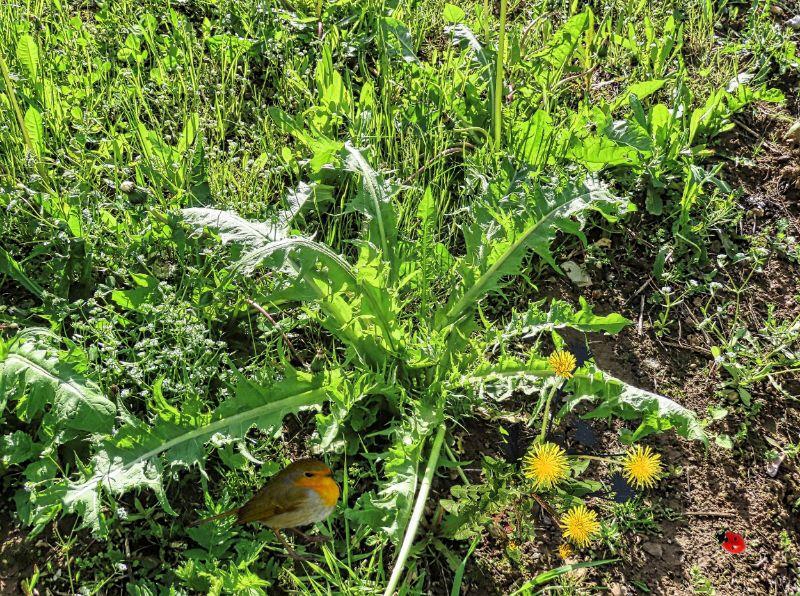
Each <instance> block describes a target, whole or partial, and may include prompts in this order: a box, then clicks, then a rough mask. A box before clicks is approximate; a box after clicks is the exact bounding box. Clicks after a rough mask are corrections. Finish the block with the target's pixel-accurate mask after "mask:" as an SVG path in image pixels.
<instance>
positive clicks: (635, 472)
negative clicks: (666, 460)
mask: <svg viewBox="0 0 800 596" xmlns="http://www.w3.org/2000/svg"><path fill="white" fill-rule="evenodd" d="M622 469H623V470H624V471H625V476H626V477H627V478H628V482H630V483H631V484H634V485H636V487H637V488H645V487H646V488H651V487H653V486H655V484H656V482H657V481H658V479H659V478H660V477H661V455H659V454H658V453H654V452H653V450H652V449H650V447H642V446H641V445H636V446H635V447H634V448H633V449H629V450H628V453H626V454H625V457H624V458H623V459H622Z"/></svg>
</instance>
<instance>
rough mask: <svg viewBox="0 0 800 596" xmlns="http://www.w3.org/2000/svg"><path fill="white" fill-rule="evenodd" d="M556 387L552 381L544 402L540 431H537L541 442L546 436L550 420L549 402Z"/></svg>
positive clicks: (556, 384)
mask: <svg viewBox="0 0 800 596" xmlns="http://www.w3.org/2000/svg"><path fill="white" fill-rule="evenodd" d="M557 389H558V383H553V385H552V386H551V387H550V393H549V394H548V395H547V400H546V401H545V402H544V418H542V431H541V432H540V433H539V442H540V443H541V442H543V441H544V440H545V438H546V437H547V429H548V427H549V426H550V424H549V423H548V421H549V420H550V402H552V401H553V396H554V395H555V394H556V390H557Z"/></svg>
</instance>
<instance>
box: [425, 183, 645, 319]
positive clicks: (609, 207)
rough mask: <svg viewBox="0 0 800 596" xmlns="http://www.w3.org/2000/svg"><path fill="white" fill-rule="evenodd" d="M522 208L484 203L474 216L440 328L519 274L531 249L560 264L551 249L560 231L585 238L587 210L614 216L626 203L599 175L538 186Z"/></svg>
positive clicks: (612, 217) (627, 204) (620, 212)
mask: <svg viewBox="0 0 800 596" xmlns="http://www.w3.org/2000/svg"><path fill="white" fill-rule="evenodd" d="M522 209H524V210H523V211H522V212H519V213H514V212H512V213H506V212H500V211H499V210H494V209H488V210H487V211H488V214H489V216H488V217H483V216H481V217H480V218H479V219H478V220H477V221H476V226H477V229H475V230H474V231H473V232H472V233H471V236H472V237H473V240H471V241H469V242H468V247H469V248H470V249H471V252H470V254H468V255H467V257H466V259H467V260H466V262H465V263H464V264H462V267H461V271H460V272H461V274H462V280H463V281H462V285H461V287H460V288H458V290H457V291H455V292H453V295H452V297H451V299H450V301H449V302H448V305H447V308H448V310H447V312H446V314H445V315H444V316H441V317H440V318H439V321H438V323H437V327H438V328H440V329H441V328H444V327H447V326H448V325H451V324H453V323H454V322H456V321H457V320H458V319H459V318H461V317H462V316H463V315H464V314H465V313H467V312H468V311H470V309H473V308H475V307H476V305H477V303H478V301H479V300H480V299H481V297H483V296H484V295H485V294H487V293H489V292H491V291H494V290H496V289H497V288H498V287H499V282H500V279H501V278H502V277H504V276H507V275H516V274H519V273H520V267H521V264H522V259H523V258H524V257H525V255H526V254H527V253H528V252H529V251H533V252H535V253H536V254H538V255H539V256H540V257H541V258H542V259H544V260H545V261H546V262H547V263H549V264H550V265H551V266H552V267H553V268H554V269H556V270H559V269H558V265H556V263H555V260H554V259H553V256H552V254H551V252H550V243H551V242H552V240H553V238H555V235H556V233H557V232H558V231H563V232H567V233H570V234H574V235H576V236H578V237H579V238H581V239H582V240H583V234H582V233H581V231H580V229H581V224H582V221H583V219H584V218H585V217H586V215H587V213H588V212H591V211H597V212H600V213H602V214H603V215H604V216H605V217H606V218H608V219H611V220H613V219H615V218H617V217H619V216H621V215H623V214H624V213H626V212H627V211H628V210H629V209H630V203H629V202H628V201H627V200H626V199H622V198H619V197H615V196H613V195H612V194H611V193H610V192H609V191H608V188H607V187H606V186H605V185H603V184H602V183H601V182H599V181H598V180H596V179H594V178H587V179H586V180H584V181H583V182H579V183H575V182H571V181H570V182H568V183H567V184H566V185H565V186H564V187H563V188H560V189H549V188H543V187H539V186H536V187H534V188H533V189H532V191H531V192H530V193H528V194H527V195H526V201H525V203H524V205H523V206H522ZM480 211H481V210H480V209H476V212H480ZM572 218H576V219H577V221H575V220H573V219H572ZM475 239H478V240H475ZM476 274H477V275H476Z"/></svg>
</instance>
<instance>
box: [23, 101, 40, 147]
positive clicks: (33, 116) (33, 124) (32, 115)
mask: <svg viewBox="0 0 800 596" xmlns="http://www.w3.org/2000/svg"><path fill="white" fill-rule="evenodd" d="M25 130H26V131H27V132H28V136H29V137H30V139H31V143H32V144H33V149H34V151H36V155H38V156H41V155H42V152H43V151H44V122H43V121H42V114H41V112H39V110H37V109H36V108H34V107H33V106H30V107H29V108H28V109H27V110H26V111H25Z"/></svg>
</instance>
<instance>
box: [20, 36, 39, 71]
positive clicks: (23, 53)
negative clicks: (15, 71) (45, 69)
mask: <svg viewBox="0 0 800 596" xmlns="http://www.w3.org/2000/svg"><path fill="white" fill-rule="evenodd" d="M17 60H19V61H20V63H21V64H22V65H23V66H24V67H25V68H26V69H27V70H28V76H29V77H30V78H31V79H36V76H37V75H38V73H39V46H38V45H36V40H35V39H33V37H31V36H30V35H22V36H21V37H20V38H19V41H17Z"/></svg>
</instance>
